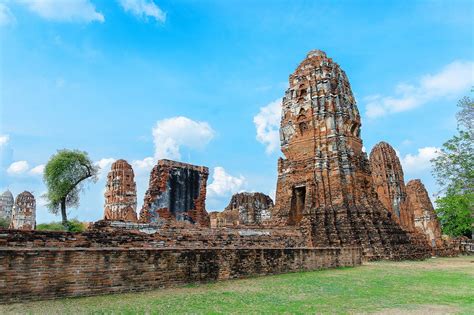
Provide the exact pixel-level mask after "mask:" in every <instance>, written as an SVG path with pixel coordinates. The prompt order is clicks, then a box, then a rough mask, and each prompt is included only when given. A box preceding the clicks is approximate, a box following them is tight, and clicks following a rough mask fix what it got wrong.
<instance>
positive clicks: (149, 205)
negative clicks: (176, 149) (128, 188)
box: [140, 160, 209, 226]
mask: <svg viewBox="0 0 474 315" xmlns="http://www.w3.org/2000/svg"><path fill="white" fill-rule="evenodd" d="M208 176H209V169H208V168H207V167H204V166H195V165H191V164H186V163H181V162H175V161H170V160H160V161H158V164H157V165H156V166H155V167H154V168H153V170H152V171H151V174H150V183H149V187H148V190H147V192H146V194H145V200H144V203H143V207H142V209H141V212H140V221H141V222H147V223H156V222H159V221H160V220H165V221H166V220H167V221H178V222H179V221H185V222H189V223H193V224H198V225H200V226H209V215H208V214H207V211H206V187H207V178H208Z"/></svg>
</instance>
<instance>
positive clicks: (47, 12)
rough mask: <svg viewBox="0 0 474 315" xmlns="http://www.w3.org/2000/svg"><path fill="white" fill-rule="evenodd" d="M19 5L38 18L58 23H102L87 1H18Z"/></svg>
mask: <svg viewBox="0 0 474 315" xmlns="http://www.w3.org/2000/svg"><path fill="white" fill-rule="evenodd" d="M19 2H20V3H23V4H24V5H26V7H27V8H28V9H29V10H31V11H33V12H35V13H36V14H38V15H39V16H40V17H42V18H44V19H47V20H51V21H60V22H86V23H88V22H94V21H98V22H101V23H102V22H104V21H105V18H104V15H103V14H102V13H100V12H98V11H96V8H95V6H94V5H93V4H92V3H91V2H90V1H89V0H20V1H19Z"/></svg>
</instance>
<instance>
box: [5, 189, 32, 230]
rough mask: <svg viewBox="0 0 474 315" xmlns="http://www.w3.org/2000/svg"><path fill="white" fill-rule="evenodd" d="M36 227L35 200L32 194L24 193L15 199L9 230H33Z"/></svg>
mask: <svg viewBox="0 0 474 315" xmlns="http://www.w3.org/2000/svg"><path fill="white" fill-rule="evenodd" d="M35 227H36V200H35V197H34V196H33V194H32V193H30V192H29V191H24V192H22V193H21V194H19V195H18V196H17V197H16V199H15V205H14V206H13V211H12V219H11V222H10V228H11V229H16V230H34V229H35Z"/></svg>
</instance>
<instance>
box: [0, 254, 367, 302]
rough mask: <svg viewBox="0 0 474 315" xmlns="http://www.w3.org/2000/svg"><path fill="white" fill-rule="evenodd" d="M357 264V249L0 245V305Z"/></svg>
mask: <svg viewBox="0 0 474 315" xmlns="http://www.w3.org/2000/svg"><path fill="white" fill-rule="evenodd" d="M359 264H361V250H360V249H359V248H285V249H281V248H280V249H278V248H225V249H222V248H219V249H218V248H205V249H196V248H192V249H189V248H119V247H100V248H79V247H75V248H60V247H55V248H48V247H36V248H22V247H0V303H11V302H23V301H26V300H38V299H52V298H60V297H73V296H91V295H100V294H108V293H119V292H131V291H145V290H151V289H155V288H164V287H172V286H179V285H183V284H186V283H198V282H208V281H216V280H225V279H233V278H243V277H248V276H256V275H268V274H278V273H285V272H293V271H302V270H315V269H320V268H331V267H339V266H355V265H359Z"/></svg>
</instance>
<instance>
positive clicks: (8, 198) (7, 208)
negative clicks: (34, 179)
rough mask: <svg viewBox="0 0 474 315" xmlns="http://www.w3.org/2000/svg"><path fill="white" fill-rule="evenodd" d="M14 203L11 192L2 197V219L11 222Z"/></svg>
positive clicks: (3, 194)
mask: <svg viewBox="0 0 474 315" xmlns="http://www.w3.org/2000/svg"><path fill="white" fill-rule="evenodd" d="M14 203H15V200H14V199H13V195H12V193H11V192H10V191H9V190H7V191H5V192H3V193H2V194H1V195H0V219H5V220H8V221H10V220H11V218H12V212H13V205H14Z"/></svg>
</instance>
